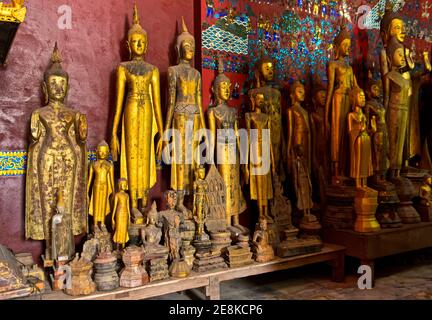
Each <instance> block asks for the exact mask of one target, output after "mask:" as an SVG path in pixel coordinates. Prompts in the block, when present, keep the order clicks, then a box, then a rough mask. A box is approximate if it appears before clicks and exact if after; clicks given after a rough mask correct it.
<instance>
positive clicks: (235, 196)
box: [207, 59, 246, 227]
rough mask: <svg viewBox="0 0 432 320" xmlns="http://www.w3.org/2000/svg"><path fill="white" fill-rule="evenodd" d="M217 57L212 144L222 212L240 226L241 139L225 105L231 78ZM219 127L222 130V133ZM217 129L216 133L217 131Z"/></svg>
mask: <svg viewBox="0 0 432 320" xmlns="http://www.w3.org/2000/svg"><path fill="white" fill-rule="evenodd" d="M223 71H224V70H223V62H222V60H221V59H219V74H218V76H217V77H216V79H215V81H214V83H213V88H212V90H213V94H214V96H215V100H216V106H215V107H210V108H209V110H208V111H207V115H208V123H209V129H210V131H211V133H212V142H213V143H212V144H211V145H215V150H216V163H217V168H218V171H219V173H220V175H221V176H222V178H223V180H224V183H225V187H226V193H225V214H226V221H227V225H228V226H234V227H236V226H239V225H240V223H239V215H240V214H241V213H242V212H244V211H245V210H246V201H245V199H244V197H243V192H242V189H241V185H240V156H239V150H240V141H239V133H238V121H237V111H236V109H235V108H231V107H229V106H228V100H229V99H230V88H231V81H230V79H229V78H228V77H227V76H226V75H225V74H224V72H223ZM221 131H223V132H222V134H221ZM218 132H219V135H218Z"/></svg>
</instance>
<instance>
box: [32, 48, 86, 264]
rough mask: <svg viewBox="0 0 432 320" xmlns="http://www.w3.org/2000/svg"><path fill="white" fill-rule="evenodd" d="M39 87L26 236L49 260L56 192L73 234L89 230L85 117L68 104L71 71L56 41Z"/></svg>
mask: <svg viewBox="0 0 432 320" xmlns="http://www.w3.org/2000/svg"><path fill="white" fill-rule="evenodd" d="M42 88H43V91H44V95H45V103H46V106H45V107H43V108H39V109H36V110H35V111H33V113H32V116H31V120H30V135H31V142H30V146H29V150H28V158H27V159H28V160H27V177H26V205H25V236H26V238H27V239H34V240H45V243H46V251H45V257H44V260H45V261H51V258H52V257H51V243H52V238H51V235H52V230H51V222H52V217H53V215H55V214H56V204H57V196H58V194H59V192H60V191H62V193H63V200H64V205H65V210H64V212H65V214H66V215H68V216H69V217H70V219H69V221H70V223H71V224H70V228H71V230H72V233H73V234H74V235H80V234H82V233H85V232H87V220H88V215H87V197H86V195H85V194H86V175H87V148H86V139H87V118H86V116H85V115H84V114H82V113H80V112H79V111H77V110H74V109H71V108H69V107H66V98H67V94H68V90H69V75H68V73H67V72H66V71H64V70H63V68H62V66H61V57H60V52H59V50H58V47H57V43H56V45H55V47H54V51H53V53H52V57H51V66H50V67H49V69H48V70H47V71H46V72H45V74H44V81H43V83H42Z"/></svg>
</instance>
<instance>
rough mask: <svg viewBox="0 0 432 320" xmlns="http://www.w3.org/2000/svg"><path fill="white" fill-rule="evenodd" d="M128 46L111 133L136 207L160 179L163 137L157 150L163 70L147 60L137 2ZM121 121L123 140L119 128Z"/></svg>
mask: <svg viewBox="0 0 432 320" xmlns="http://www.w3.org/2000/svg"><path fill="white" fill-rule="evenodd" d="M127 46H128V49H129V52H130V57H131V60H130V61H127V62H122V63H121V64H120V65H119V66H118V68H117V100H116V112H115V116H114V124H113V131H112V136H111V152H112V156H113V160H114V161H117V159H118V154H119V153H120V177H121V178H124V179H126V180H127V184H128V186H127V189H128V190H129V194H130V199H131V205H132V209H138V200H139V199H142V206H143V207H145V206H146V205H147V202H148V192H149V189H150V188H151V187H152V186H154V184H155V183H156V159H158V160H160V159H161V156H162V140H161V139H159V141H158V144H157V148H156V152H155V146H154V143H155V141H154V139H155V136H156V134H157V133H159V138H161V137H162V132H163V131H162V130H163V122H162V112H161V103H160V85H159V70H158V69H157V68H156V67H155V66H153V65H151V64H149V63H147V62H146V61H144V56H145V53H146V51H147V33H146V32H145V31H144V30H143V29H142V28H141V26H140V24H139V16H138V9H137V7H136V5H135V7H134V16H133V26H132V27H131V29H130V30H129V32H128V41H127ZM120 125H121V142H120V143H119V140H118V136H117V132H118V129H119V126H120Z"/></svg>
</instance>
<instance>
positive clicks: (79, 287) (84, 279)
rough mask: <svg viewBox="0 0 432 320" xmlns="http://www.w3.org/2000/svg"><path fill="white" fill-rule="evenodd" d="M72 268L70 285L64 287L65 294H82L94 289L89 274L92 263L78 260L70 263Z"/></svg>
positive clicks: (87, 293)
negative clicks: (69, 286)
mask: <svg viewBox="0 0 432 320" xmlns="http://www.w3.org/2000/svg"><path fill="white" fill-rule="evenodd" d="M70 267H71V269H72V287H71V288H70V289H68V288H66V291H65V292H66V294H68V295H71V296H84V295H89V294H92V293H93V292H95V291H96V284H95V283H94V282H93V280H92V278H91V276H90V274H91V269H92V268H93V263H91V262H84V261H82V260H81V261H78V262H77V263H76V264H75V263H74V262H72V263H71V264H70Z"/></svg>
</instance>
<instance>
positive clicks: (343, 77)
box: [325, 27, 357, 183]
mask: <svg viewBox="0 0 432 320" xmlns="http://www.w3.org/2000/svg"><path fill="white" fill-rule="evenodd" d="M334 46H335V48H336V59H335V60H334V61H331V62H330V63H329V66H328V70H327V72H328V88H327V99H326V107H325V119H326V120H325V128H326V132H327V133H330V135H329V134H326V136H330V158H331V163H332V176H333V177H334V179H333V182H334V183H340V177H342V176H344V173H345V170H346V165H347V155H348V148H347V142H348V141H347V138H346V137H347V128H346V125H347V117H348V113H349V112H350V110H351V108H350V99H349V93H350V91H351V89H352V88H354V87H355V86H357V80H356V77H355V75H354V73H353V69H352V67H351V66H350V64H349V63H347V61H346V59H347V57H349V54H350V47H351V35H350V34H349V33H348V32H347V31H346V30H345V29H344V28H343V27H342V28H341V30H340V32H339V33H338V35H337V36H336V38H335V40H334ZM330 115H331V118H330Z"/></svg>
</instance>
